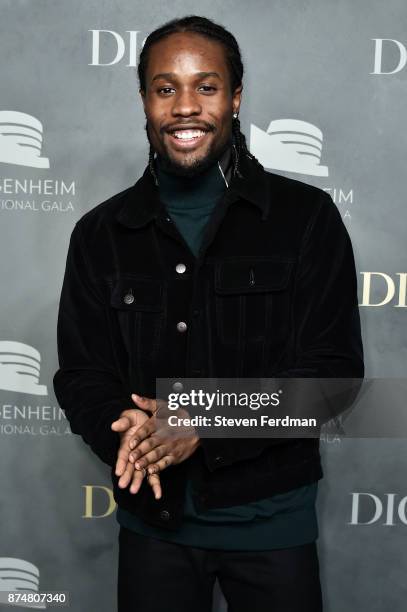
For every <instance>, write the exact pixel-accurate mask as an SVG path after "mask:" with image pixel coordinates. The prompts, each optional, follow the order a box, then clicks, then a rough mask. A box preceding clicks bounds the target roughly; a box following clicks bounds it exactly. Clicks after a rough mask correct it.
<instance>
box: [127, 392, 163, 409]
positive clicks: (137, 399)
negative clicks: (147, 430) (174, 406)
mask: <svg viewBox="0 0 407 612" xmlns="http://www.w3.org/2000/svg"><path fill="white" fill-rule="evenodd" d="M131 399H132V400H133V402H134V403H135V404H136V406H139V407H140V408H141V409H142V410H148V411H149V412H153V413H154V412H155V411H156V409H157V401H156V400H155V399H152V398H150V397H142V396H141V395H137V393H132V394H131Z"/></svg>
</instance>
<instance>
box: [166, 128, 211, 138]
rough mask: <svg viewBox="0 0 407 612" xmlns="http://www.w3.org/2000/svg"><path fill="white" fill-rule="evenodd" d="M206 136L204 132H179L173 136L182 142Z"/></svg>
mask: <svg viewBox="0 0 407 612" xmlns="http://www.w3.org/2000/svg"><path fill="white" fill-rule="evenodd" d="M203 134H205V132H204V131H203V130H179V131H177V132H173V133H172V135H173V136H175V138H180V139H181V140H189V139H191V138H198V137H199V136H202V135H203Z"/></svg>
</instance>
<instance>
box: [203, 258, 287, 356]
mask: <svg viewBox="0 0 407 612" xmlns="http://www.w3.org/2000/svg"><path fill="white" fill-rule="evenodd" d="M293 267H294V260H293V259H288V258H287V259H282V258H276V257H272V256H264V257H260V256H253V257H234V258H233V259H230V260H227V259H226V260H223V261H221V262H218V263H217V264H216V265H215V316H216V331H217V334H218V336H219V338H220V340H221V342H223V343H225V344H230V345H237V344H239V343H242V342H243V343H250V342H264V341H265V340H266V339H269V340H270V341H271V339H272V338H274V339H275V340H278V338H280V339H281V338H282V337H283V336H284V334H287V331H288V327H289V311H290V291H289V289H290V279H291V275H292V271H293Z"/></svg>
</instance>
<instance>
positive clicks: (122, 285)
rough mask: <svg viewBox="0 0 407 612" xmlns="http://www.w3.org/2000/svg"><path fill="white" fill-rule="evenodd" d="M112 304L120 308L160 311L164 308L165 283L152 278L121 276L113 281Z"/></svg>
mask: <svg viewBox="0 0 407 612" xmlns="http://www.w3.org/2000/svg"><path fill="white" fill-rule="evenodd" d="M110 305H111V306H113V308H119V309H120V310H143V311H148V312H159V311H161V310H162V309H163V284H162V282H161V281H159V280H155V279H152V278H134V277H130V276H129V277H121V278H119V279H117V280H116V281H115V282H114V283H113V289H112V293H111V298H110Z"/></svg>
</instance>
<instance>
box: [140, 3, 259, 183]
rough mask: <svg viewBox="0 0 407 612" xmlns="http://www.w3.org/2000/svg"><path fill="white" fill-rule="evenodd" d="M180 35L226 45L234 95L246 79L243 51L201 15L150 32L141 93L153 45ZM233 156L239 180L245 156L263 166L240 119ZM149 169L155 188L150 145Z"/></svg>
mask: <svg viewBox="0 0 407 612" xmlns="http://www.w3.org/2000/svg"><path fill="white" fill-rule="evenodd" d="M178 32H192V33H195V34H200V35H201V36H205V37H206V38H209V39H211V40H215V41H217V42H220V43H221V44H222V45H223V48H224V50H225V55H226V62H227V66H228V69H229V76H230V85H231V90H232V91H234V90H235V89H236V88H237V87H239V86H240V85H241V84H242V79H243V71H244V69H243V62H242V57H241V53H240V48H239V45H238V43H237V40H236V38H235V37H234V36H233V34H231V32H229V31H228V30H226V28H224V27H223V26H221V25H219V24H217V23H215V22H214V21H212V20H211V19H207V18H206V17H199V16H198V15H187V16H186V17H182V18H180V19H172V20H171V21H168V22H166V23H164V25H162V26H161V27H160V28H157V29H156V30H154V31H153V32H151V33H150V34H149V35H148V36H147V38H146V40H145V43H144V45H143V48H142V50H141V52H140V56H139V63H138V66H137V73H138V80H139V85H140V89H141V90H143V91H145V90H146V71H147V63H148V52H149V50H150V48H151V47H152V45H153V44H154V43H156V42H157V41H159V40H162V39H163V38H165V37H167V36H169V35H170V34H174V33H178ZM232 143H233V144H232V154H233V173H234V174H235V175H237V176H240V177H241V176H242V173H241V171H240V164H239V162H240V159H241V156H242V155H247V156H248V157H250V159H253V160H254V161H255V162H256V163H257V164H259V165H261V164H260V162H259V161H258V160H257V159H256V158H255V157H254V155H252V154H251V153H250V151H249V149H248V148H247V143H246V138H245V136H244V134H243V133H242V131H241V129H240V121H239V118H238V117H233V119H232ZM148 165H149V168H150V171H151V174H152V175H153V177H154V180H155V182H156V184H157V183H158V179H157V175H156V173H155V168H154V150H153V148H152V146H151V143H150V150H149V154H148Z"/></svg>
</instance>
